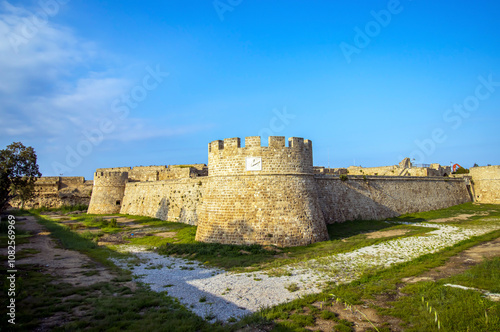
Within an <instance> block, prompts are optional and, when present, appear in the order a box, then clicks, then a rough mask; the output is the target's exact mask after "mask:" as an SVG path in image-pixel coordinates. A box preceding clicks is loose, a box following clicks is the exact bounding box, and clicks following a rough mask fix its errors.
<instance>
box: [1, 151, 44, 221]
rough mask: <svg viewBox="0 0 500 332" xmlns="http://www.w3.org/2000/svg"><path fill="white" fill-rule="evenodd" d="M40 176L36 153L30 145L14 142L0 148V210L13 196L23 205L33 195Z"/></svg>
mask: <svg viewBox="0 0 500 332" xmlns="http://www.w3.org/2000/svg"><path fill="white" fill-rule="evenodd" d="M40 176H42V174H41V173H40V171H39V170H38V165H37V163H36V153H35V150H34V149H33V148H32V147H31V146H28V147H25V146H24V145H23V144H22V143H21V142H14V143H12V144H11V145H9V146H7V148H6V149H4V150H0V211H3V210H4V209H5V208H6V207H7V204H8V202H9V201H10V200H11V199H13V198H19V199H20V200H21V202H22V203H21V204H22V205H24V202H26V201H27V200H29V199H30V198H32V197H33V195H34V190H35V181H36V179H37V178H38V177H40Z"/></svg>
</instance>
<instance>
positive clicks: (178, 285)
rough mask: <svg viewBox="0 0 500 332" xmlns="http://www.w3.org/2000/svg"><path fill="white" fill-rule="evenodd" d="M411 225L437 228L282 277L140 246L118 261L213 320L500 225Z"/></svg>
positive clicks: (304, 265) (293, 268)
mask: <svg viewBox="0 0 500 332" xmlns="http://www.w3.org/2000/svg"><path fill="white" fill-rule="evenodd" d="M412 225H414V226H420V227H432V228H437V229H436V230H433V231H431V232H429V233H426V234H425V235H424V236H413V237H407V238H401V239H396V240H391V241H387V242H383V243H380V244H377V245H372V246H367V247H364V248H361V249H358V250H354V251H352V252H348V253H343V254H336V255H331V256H327V257H322V258H318V259H312V260H309V261H306V262H300V263H297V264H293V265H288V266H285V267H282V268H281V269H282V270H283V271H287V274H289V275H283V276H279V277H270V276H269V275H267V274H266V273H264V272H258V273H255V272H252V273H232V272H226V271H224V270H221V269H215V268H211V267H207V266H204V265H203V264H201V263H198V262H195V261H188V260H185V259H181V258H173V257H167V256H161V255H159V254H156V253H153V252H148V251H145V250H144V248H140V247H137V246H122V247H121V250H124V251H127V252H131V253H134V254H135V256H137V257H138V258H139V259H140V261H141V263H139V264H138V265H136V266H133V267H132V268H130V267H129V266H127V260H120V261H118V260H115V263H117V264H118V265H119V266H121V267H123V268H129V269H131V271H132V273H133V275H134V276H135V277H136V278H137V281H140V282H143V283H146V284H148V285H149V286H150V287H151V289H152V290H153V291H157V292H163V291H167V292H168V295H170V296H173V297H175V298H177V299H179V301H180V302H181V303H182V304H184V305H185V306H186V307H187V308H189V309H191V310H192V311H193V312H194V313H196V314H197V315H199V316H201V317H204V318H206V319H208V320H215V319H217V320H221V321H227V320H228V319H230V318H231V317H234V318H240V317H242V316H244V315H247V314H250V313H253V312H256V311H259V310H260V309H262V308H265V307H269V306H274V305H277V304H280V303H284V302H289V301H291V300H293V299H296V298H298V297H299V296H303V295H305V294H312V293H319V292H321V290H322V286H321V284H322V282H325V281H334V282H336V283H346V282H350V281H353V280H355V279H357V278H358V277H359V276H360V275H361V274H363V272H364V271H366V269H368V268H383V267H388V266H391V265H393V264H397V263H401V262H406V261H410V260H412V259H415V258H417V257H419V256H421V255H424V254H428V253H434V252H436V251H439V250H441V249H443V248H445V247H449V246H452V245H454V244H456V243H458V242H460V241H462V240H465V239H468V238H470V237H472V236H478V235H482V234H486V233H489V232H491V231H493V230H496V229H500V224H499V225H488V226H482V227H472V226H470V227H468V228H463V227H455V226H449V225H440V224H429V223H415V224H412ZM290 284H297V285H298V287H299V290H298V291H293V292H292V291H289V290H288V289H287V288H289V285H290Z"/></svg>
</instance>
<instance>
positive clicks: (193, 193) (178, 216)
mask: <svg viewBox="0 0 500 332" xmlns="http://www.w3.org/2000/svg"><path fill="white" fill-rule="evenodd" d="M205 180H206V178H200V179H190V178H187V179H176V180H166V181H156V182H133V183H128V184H127V186H126V188H125V195H124V197H123V203H122V206H121V210H120V212H121V213H124V214H132V215H138V216H149V217H153V218H159V219H162V220H170V221H177V222H182V223H185V224H190V225H197V224H198V216H199V210H200V208H201V206H202V200H203V192H204V189H205V186H204V182H205Z"/></svg>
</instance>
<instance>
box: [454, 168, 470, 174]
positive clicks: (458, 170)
mask: <svg viewBox="0 0 500 332" xmlns="http://www.w3.org/2000/svg"><path fill="white" fill-rule="evenodd" d="M467 173H469V170H468V169H467V168H463V167H459V168H457V170H456V171H455V173H454V174H467Z"/></svg>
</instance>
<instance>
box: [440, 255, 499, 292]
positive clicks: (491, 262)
mask: <svg viewBox="0 0 500 332" xmlns="http://www.w3.org/2000/svg"><path fill="white" fill-rule="evenodd" d="M446 282H447V283H450V284H458V285H461V286H466V287H473V288H479V289H483V290H487V291H489V292H491V293H500V257H494V258H492V259H488V260H486V261H484V262H483V263H481V264H479V265H476V266H473V267H471V268H470V269H468V270H467V271H465V272H464V273H462V274H458V275H455V276H452V277H450V278H448V279H446Z"/></svg>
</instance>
